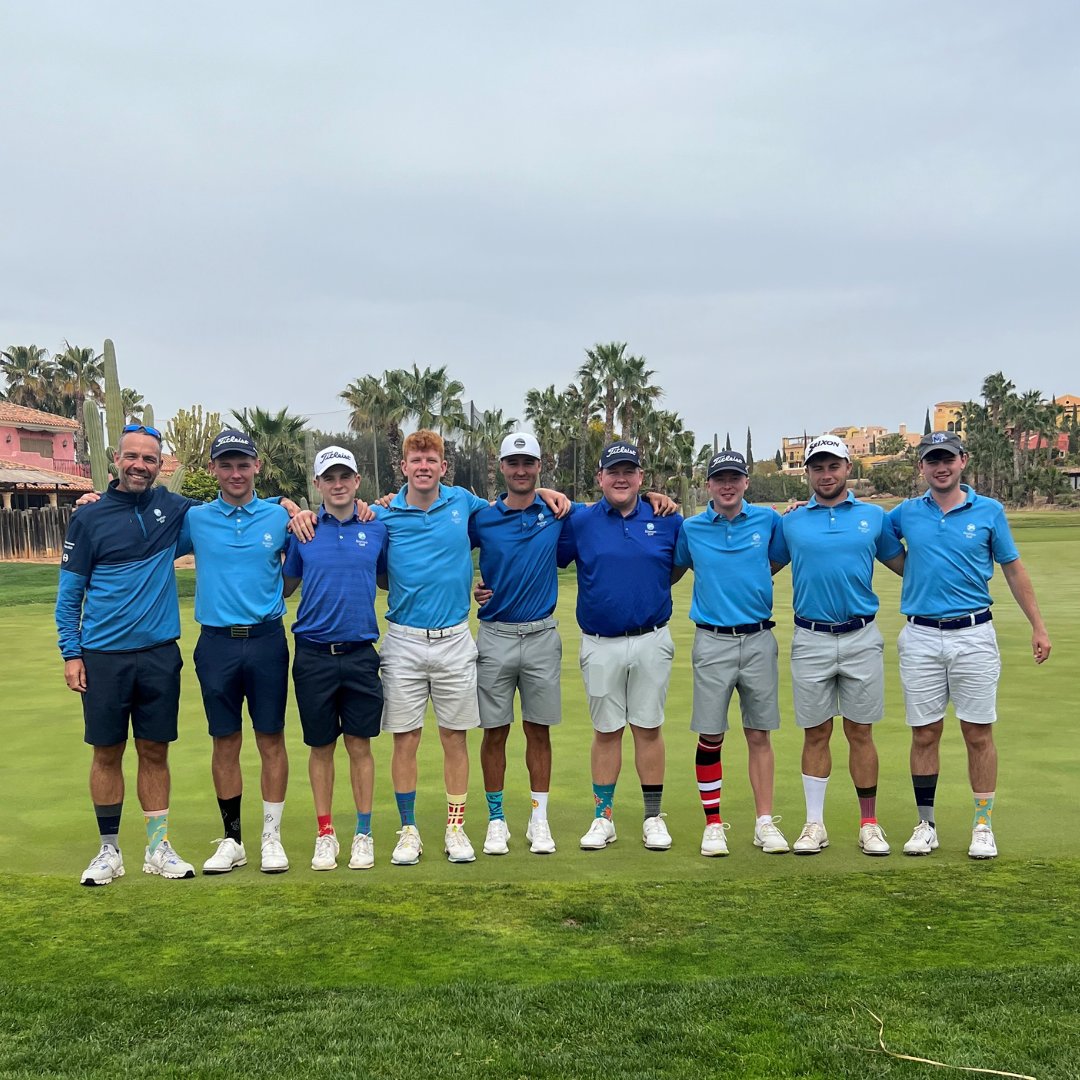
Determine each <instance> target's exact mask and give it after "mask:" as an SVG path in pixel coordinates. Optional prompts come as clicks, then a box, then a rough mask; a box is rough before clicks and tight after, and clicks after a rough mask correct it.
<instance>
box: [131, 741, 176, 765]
mask: <svg viewBox="0 0 1080 1080" xmlns="http://www.w3.org/2000/svg"><path fill="white" fill-rule="evenodd" d="M135 750H136V752H137V753H138V755H139V764H140V765H149V766H150V767H151V768H159V769H163V768H165V766H166V765H167V764H168V763H169V744H168V743H164V742H151V740H149V739H136V740H135Z"/></svg>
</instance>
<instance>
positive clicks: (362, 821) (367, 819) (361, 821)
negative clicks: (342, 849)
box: [356, 810, 371, 836]
mask: <svg viewBox="0 0 1080 1080" xmlns="http://www.w3.org/2000/svg"><path fill="white" fill-rule="evenodd" d="M356 835H357V836H370V835H371V814H362V813H360V811H359V810H357V811H356Z"/></svg>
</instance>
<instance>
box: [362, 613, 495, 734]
mask: <svg viewBox="0 0 1080 1080" xmlns="http://www.w3.org/2000/svg"><path fill="white" fill-rule="evenodd" d="M455 631H456V632H455ZM433 632H434V631H433ZM423 633H424V632H423V631H420V634H423ZM444 633H445V635H446V636H444V637H439V638H430V639H429V638H427V637H426V636H419V635H418V634H417V631H416V630H414V629H413V628H412V627H409V626H398V625H396V624H395V623H387V626H386V633H385V634H384V635H383V640H382V648H381V649H380V650H379V661H380V669H381V673H382V687H383V714H382V729H383V731H389V732H403V731H415V730H416V729H417V728H422V727H423V726H424V714H425V713H426V712H427V703H428V699H429V698H430V699H431V704H432V705H433V706H434V708H435V719H436V720H437V721H438V723H439V727H444V728H450V729H452V730H454V731H468V730H469V728H474V727H479V726H480V713H479V711H478V709H477V706H476V643H475V642H474V641H473V639H472V634H470V633H469V624H468V623H462V624H461V625H460V626H456V627H451V628H449V629H448V630H447V631H444Z"/></svg>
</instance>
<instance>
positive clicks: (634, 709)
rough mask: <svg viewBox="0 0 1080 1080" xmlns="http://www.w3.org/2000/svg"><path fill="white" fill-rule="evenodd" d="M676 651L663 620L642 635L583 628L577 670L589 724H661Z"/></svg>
mask: <svg viewBox="0 0 1080 1080" xmlns="http://www.w3.org/2000/svg"><path fill="white" fill-rule="evenodd" d="M674 657H675V643H674V642H673V641H672V640H671V632H670V631H669V630H668V628H667V627H666V626H661V627H660V628H659V629H658V630H653V631H652V632H651V633H648V634H642V635H641V636H640V637H612V638H605V637H596V636H594V635H591V634H582V636H581V674H582V676H583V677H584V680H585V694H586V696H587V697H588V699H589V715H590V716H591V717H592V722H593V727H594V728H595V729H596V730H597V731H602V732H611V731H621V730H622V729H623V728H624V727H626V725H627V724H632V725H633V726H634V727H640V728H657V727H659V726H660V725H661V724H662V723H663V722H664V702H665V701H666V700H667V691H668V682H669V681H670V679H671V662H672V660H673V659H674Z"/></svg>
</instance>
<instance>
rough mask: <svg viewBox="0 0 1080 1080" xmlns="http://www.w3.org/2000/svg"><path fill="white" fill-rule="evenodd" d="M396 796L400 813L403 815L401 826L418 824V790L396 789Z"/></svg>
mask: <svg viewBox="0 0 1080 1080" xmlns="http://www.w3.org/2000/svg"><path fill="white" fill-rule="evenodd" d="M394 798H395V799H396V800H397V809H398V813H399V814H400V815H401V826H402V828H404V827H405V826H406V825H415V824H416V792H415V791H395V792H394Z"/></svg>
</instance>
